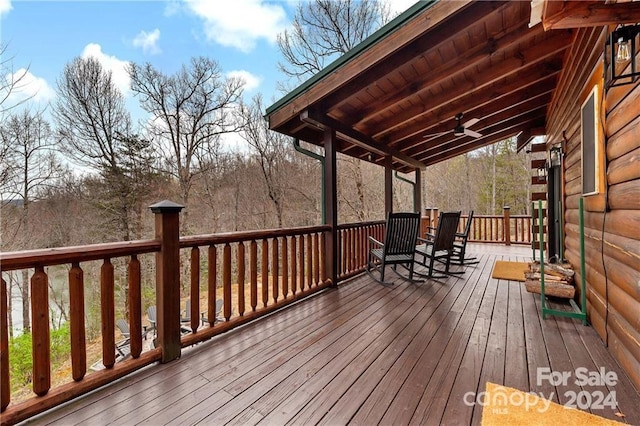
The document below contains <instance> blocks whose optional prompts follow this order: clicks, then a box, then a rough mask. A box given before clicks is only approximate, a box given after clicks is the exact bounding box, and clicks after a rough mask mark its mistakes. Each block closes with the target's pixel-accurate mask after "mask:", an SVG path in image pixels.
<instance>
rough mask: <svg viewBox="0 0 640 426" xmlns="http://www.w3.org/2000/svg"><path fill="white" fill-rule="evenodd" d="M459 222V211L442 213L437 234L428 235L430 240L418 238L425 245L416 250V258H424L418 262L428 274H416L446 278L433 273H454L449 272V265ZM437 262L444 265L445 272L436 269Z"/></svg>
mask: <svg viewBox="0 0 640 426" xmlns="http://www.w3.org/2000/svg"><path fill="white" fill-rule="evenodd" d="M459 220H460V212H459V211H456V212H444V213H440V217H439V219H438V226H437V227H436V232H435V233H434V234H427V237H428V238H418V240H419V241H420V242H422V243H423V244H421V245H419V246H418V247H417V248H416V256H417V257H418V258H420V257H422V261H419V260H417V261H416V262H417V263H419V264H421V265H422V266H424V267H426V268H428V273H427V274H422V273H418V272H416V274H418V275H420V276H424V277H427V278H444V277H445V276H446V275H434V273H433V272H434V271H439V272H443V273H445V274H447V275H449V274H451V273H452V272H450V271H449V265H450V264H451V258H452V257H453V253H454V241H455V238H456V231H457V229H458V221H459ZM435 261H438V262H441V263H444V264H445V270H444V271H440V270H438V269H436V268H434V262H435Z"/></svg>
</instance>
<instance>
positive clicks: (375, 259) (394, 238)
mask: <svg viewBox="0 0 640 426" xmlns="http://www.w3.org/2000/svg"><path fill="white" fill-rule="evenodd" d="M419 229H420V213H389V215H388V216H387V229H386V233H385V238H384V243H382V242H380V241H377V240H376V239H375V238H373V237H371V236H370V237H369V247H370V250H369V260H368V262H367V267H366V270H367V273H369V275H370V276H371V277H372V278H373V279H374V280H376V281H378V282H379V283H381V284H389V283H387V282H385V281H384V271H385V268H386V266H387V265H393V266H394V271H395V272H396V273H397V274H398V275H399V276H400V277H402V278H404V279H407V277H404V276H402V275H401V274H399V273H398V272H397V271H396V269H395V266H397V265H404V266H406V267H407V269H408V270H409V278H408V279H409V280H410V281H413V262H414V253H415V249H416V242H417V239H418V232H419ZM374 269H375V270H377V271H378V273H379V275H380V278H377V277H375V276H374V275H373V273H372V271H373V270H374Z"/></svg>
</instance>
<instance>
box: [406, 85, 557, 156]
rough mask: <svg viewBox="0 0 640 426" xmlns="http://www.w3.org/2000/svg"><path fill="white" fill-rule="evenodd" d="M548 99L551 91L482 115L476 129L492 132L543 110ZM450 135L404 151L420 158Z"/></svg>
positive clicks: (440, 145)
mask: <svg viewBox="0 0 640 426" xmlns="http://www.w3.org/2000/svg"><path fill="white" fill-rule="evenodd" d="M550 99H551V93H550V92H548V93H545V94H542V95H540V96H537V97H532V98H531V99H528V100H526V101H524V102H521V103H520V104H518V105H515V106H514V107H513V108H510V109H507V110H502V111H501V112H499V113H497V114H493V115H490V116H487V117H484V118H483V119H482V120H481V121H480V123H481V124H482V127H481V128H478V129H477V130H478V131H479V132H480V133H483V134H489V133H491V132H494V131H495V129H496V128H497V127H500V126H501V125H503V124H504V123H507V122H509V121H511V120H514V119H519V118H520V117H524V116H527V114H530V113H531V112H532V111H539V110H542V111H544V110H546V106H547V104H548V103H549V100H550ZM452 137H454V136H453V134H452V133H448V134H447V135H444V136H440V137H438V138H436V139H432V140H428V141H426V142H424V143H423V144H421V145H418V146H416V147H414V148H411V149H408V150H406V151H404V152H405V153H406V154H407V155H410V156H411V157H414V158H415V157H417V158H420V157H422V156H424V155H425V154H427V155H428V153H429V152H431V151H434V150H438V149H440V148H441V147H442V146H444V145H446V143H450V142H447V141H450V140H451V139H452ZM462 138H464V137H462ZM462 138H460V137H457V138H455V139H453V140H454V141H455V140H460V139H462Z"/></svg>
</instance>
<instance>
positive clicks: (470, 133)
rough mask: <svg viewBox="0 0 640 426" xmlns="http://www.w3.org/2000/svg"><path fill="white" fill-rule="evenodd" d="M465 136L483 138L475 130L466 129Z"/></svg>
mask: <svg viewBox="0 0 640 426" xmlns="http://www.w3.org/2000/svg"><path fill="white" fill-rule="evenodd" d="M464 134H465V135H467V136H471V137H474V138H481V137H482V133H478V132H474V131H473V130H469V129H464Z"/></svg>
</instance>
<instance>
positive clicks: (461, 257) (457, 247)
mask: <svg viewBox="0 0 640 426" xmlns="http://www.w3.org/2000/svg"><path fill="white" fill-rule="evenodd" d="M472 221H473V210H471V211H470V212H469V217H468V218H467V223H466V225H465V227H464V231H463V232H457V233H456V238H455V241H454V243H453V256H452V257H451V263H453V264H455V265H461V266H466V265H475V264H477V263H479V262H480V261H479V260H478V259H477V258H476V257H465V256H466V250H467V240H468V239H469V233H470V232H471V222H472Z"/></svg>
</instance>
